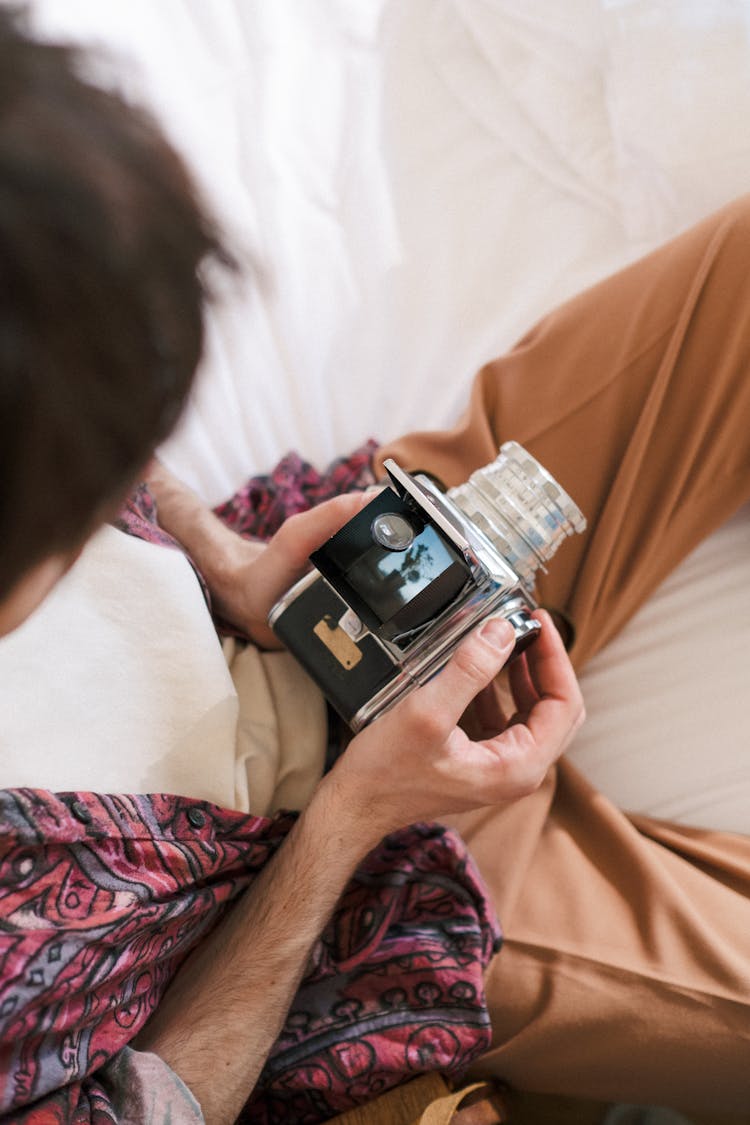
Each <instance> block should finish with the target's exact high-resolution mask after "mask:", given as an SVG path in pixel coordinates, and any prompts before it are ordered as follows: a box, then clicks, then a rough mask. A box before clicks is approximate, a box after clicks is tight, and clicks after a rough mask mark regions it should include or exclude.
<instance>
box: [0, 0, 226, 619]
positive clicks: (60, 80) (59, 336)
mask: <svg viewBox="0 0 750 1125" xmlns="http://www.w3.org/2000/svg"><path fill="white" fill-rule="evenodd" d="M79 64H80V59H79V57H78V55H77V54H76V52H75V51H74V50H72V49H70V48H66V47H60V46H54V45H49V44H42V43H39V42H36V41H34V40H33V39H32V38H30V37H29V36H28V35H27V34H26V32H25V29H24V27H23V20H22V17H21V16H19V15H14V14H12V13H10V12H9V10H8V9H7V8H5V7H0V601H1V600H2V598H3V597H4V596H5V595H6V594H7V593H8V591H10V590H11V589H12V588H13V586H14V584H15V583H16V582H17V581H18V580H19V579H20V577H21V576H22V575H23V574H24V573H25V572H27V571H28V569H29V568H30V567H32V566H34V565H35V564H36V563H38V562H39V561H41V560H42V559H43V558H45V557H47V556H49V555H52V554H56V553H60V552H63V551H67V550H70V549H71V548H73V547H75V546H76V545H78V544H79V543H81V542H82V541H83V540H84V539H85V537H86V535H87V534H88V533H89V532H90V531H91V530H92V528H93V527H94V526H95V525H96V524H97V522H99V521H100V520H101V519H102V518H103V517H104V516H106V515H107V514H109V512H110V510H111V508H112V505H113V504H115V503H116V502H117V500H118V498H120V497H121V496H122V494H123V492H124V490H126V489H127V487H128V485H129V484H130V483H132V481H133V479H134V476H135V474H136V473H137V472H138V469H139V468H140V467H141V466H142V465H143V464H144V462H145V461H146V459H147V458H148V456H149V455H150V453H151V452H152V451H153V449H154V447H155V446H156V445H157V444H158V443H159V442H160V441H161V440H162V439H163V438H164V437H165V436H166V435H167V433H168V432H169V431H170V429H171V428H172V426H173V425H174V422H175V421H176V418H177V416H178V414H179V411H180V409H181V407H182V405H183V403H184V401H185V399H186V396H187V393H188V391H189V388H190V385H191V382H192V379H193V375H194V372H195V369H196V366H197V363H198V360H199V358H200V354H201V349H202V340H203V325H202V314H203V306H204V302H205V297H206V293H205V286H204V283H203V281H202V278H201V274H202V268H201V267H202V266H203V264H204V263H205V261H206V259H207V258H210V257H213V258H218V259H220V260H226V255H225V254H224V252H223V250H222V248H221V245H220V243H219V241H218V239H217V236H216V233H215V231H214V229H213V227H212V225H211V223H210V222H209V221H208V220H207V218H206V216H205V214H204V212H203V211H202V209H201V206H200V205H199V203H198V202H197V200H196V195H195V192H194V189H193V185H192V183H191V181H190V177H189V176H188V174H187V173H186V171H185V168H184V166H183V164H182V162H181V161H180V159H179V158H178V157H177V156H176V155H175V153H174V151H173V150H172V149H171V147H170V146H169V144H168V143H167V142H166V141H165V140H164V138H163V136H162V134H161V132H160V130H159V129H158V127H157V126H156V125H155V124H154V123H153V122H152V121H151V120H150V119H149V118H148V116H147V115H146V114H144V113H143V112H141V111H138V110H136V109H134V108H133V107H132V106H129V105H127V104H126V103H125V102H124V101H123V100H122V99H121V98H120V97H118V96H116V95H115V94H113V93H110V92H106V91H104V90H101V89H98V88H97V87H95V86H93V85H92V84H90V83H89V82H87V81H86V80H84V78H83V77H81V73H80V65H79Z"/></svg>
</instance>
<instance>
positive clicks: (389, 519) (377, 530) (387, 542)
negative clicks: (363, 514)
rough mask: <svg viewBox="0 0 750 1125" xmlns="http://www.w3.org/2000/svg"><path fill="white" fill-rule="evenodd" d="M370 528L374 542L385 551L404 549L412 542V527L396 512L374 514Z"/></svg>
mask: <svg viewBox="0 0 750 1125" xmlns="http://www.w3.org/2000/svg"><path fill="white" fill-rule="evenodd" d="M370 530H371V532H372V537H373V539H374V540H375V542H376V543H377V544H379V546H381V547H385V549H386V550H387V551H405V550H406V548H407V547H411V545H412V543H413V542H414V534H415V532H414V528H413V527H412V525H411V524H410V523H409V521H408V520H407V519H406V518H405V517H404V516H400V515H398V513H397V512H383V513H382V514H381V515H379V516H376V517H375V519H374V520H373V521H372V527H371V528H370Z"/></svg>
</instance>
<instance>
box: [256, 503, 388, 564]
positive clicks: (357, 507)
mask: <svg viewBox="0 0 750 1125" xmlns="http://www.w3.org/2000/svg"><path fill="white" fill-rule="evenodd" d="M371 499H372V497H371V496H368V495H367V493H365V492H347V493H346V494H345V495H343V496H335V497H334V498H333V499H332V500H325V501H324V502H323V503H322V504H317V505H316V506H315V507H314V508H309V509H308V511H306V512H298V513H297V514H296V515H293V516H290V517H289V518H288V519H287V520H285V521H284V523H283V524H282V525H281V527H280V528H279V530H278V531H277V532H276V534H275V535H274V537H273V538H272V539H271V541H270V543H269V547H272V548H274V550H273V551H272V554H273V555H275V556H276V557H277V558H278V561H279V563H281V564H282V565H283V564H286V566H287V567H288V569H289V570H290V571H292V570H294V571H300V570H302V568H304V567H305V565H306V563H307V560H308V556H309V555H311V554H312V552H313V551H316V550H317V549H318V547H322V546H323V544H324V543H325V541H326V540H327V539H330V537H331V536H332V535H335V534H336V532H337V531H340V529H341V528H342V527H343V526H344V524H345V523H346V522H347V521H348V520H350V519H353V518H354V516H356V515H357V513H358V512H359V511H361V509H362V508H363V507H364V506H365V504H367V503H369V501H370V500H371ZM277 548H279V550H278V554H277V550H276V549H277Z"/></svg>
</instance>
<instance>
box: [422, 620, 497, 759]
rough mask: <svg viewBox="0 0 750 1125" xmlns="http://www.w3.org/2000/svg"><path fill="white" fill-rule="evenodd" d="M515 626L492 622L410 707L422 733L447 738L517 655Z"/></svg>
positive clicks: (462, 648)
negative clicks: (504, 667) (482, 692)
mask: <svg viewBox="0 0 750 1125" xmlns="http://www.w3.org/2000/svg"><path fill="white" fill-rule="evenodd" d="M514 640H515V638H514V632H513V626H512V625H510V624H509V623H508V622H507V621H504V620H502V618H491V619H490V620H489V621H486V622H485V623H484V625H483V626H482V627H481V628H480V629H477V630H476V631H475V632H474V633H472V635H471V636H470V637H468V638H467V639H466V640H465V641H464V642H463V643H462V644H461V645H460V646H459V648H458V649H456V651H455V653H454V654H453V656H452V657H451V659H450V660H449V661H448V663H447V664H446V665H445V667H444V668H443V669H442V670H441V671H440V673H439V674H438V675H437V676H435V677H434V678H433V679H432V680H430V682H429V683H428V684H426V685H425V686H424V687H423V688H420V689H419V691H417V692H415V693H414V695H413V696H410V697H409V698H408V699H407V701H406V704H407V706H408V707H409V709H410V710H415V711H417V712H418V713H417V714H415V715H414V718H415V720H416V721H417V723H418V724H419V725H420V727H421V729H422V730H423V731H424V732H425V733H428V734H429V735H430V736H431V737H432V736H439V735H440V734H442V735H443V736H444V737H447V736H448V735H449V734H450V732H451V731H452V730H453V728H454V727H455V725H456V723H457V722H458V720H459V719H460V717H461V715H462V714H463V713H464V711H465V710H466V708H467V707H468V706H469V704H470V703H471V701H472V700H473V699H474V698H475V696H476V695H477V694H478V693H479V692H480V691H481V690H482V688H484V687H486V686H487V684H488V683H490V681H491V680H492V679H494V677H495V676H496V675H497V673H498V672H499V671H500V669H501V668H502V667H503V665H504V664H505V662H506V660H507V659H508V657H509V656H510V654H511V652H512V651H513V644H514Z"/></svg>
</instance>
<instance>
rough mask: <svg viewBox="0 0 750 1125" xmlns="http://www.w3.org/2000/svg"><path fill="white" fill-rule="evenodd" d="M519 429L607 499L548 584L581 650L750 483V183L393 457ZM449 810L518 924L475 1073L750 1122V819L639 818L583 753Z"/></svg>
mask: <svg viewBox="0 0 750 1125" xmlns="http://www.w3.org/2000/svg"><path fill="white" fill-rule="evenodd" d="M510 438H513V439H515V440H517V441H519V442H521V443H522V444H523V445H525V446H526V447H527V448H528V449H529V450H530V451H531V452H532V453H533V454H534V455H535V456H536V457H538V458H539V460H540V461H541V462H542V463H543V464H544V465H545V466H547V467H548V468H549V470H550V471H551V472H552V473H553V474H554V476H556V477H557V478H558V479H559V481H560V482H561V483H562V484H563V486H564V487H565V488H566V489H568V491H569V492H570V493H571V495H572V496H573V497H574V499H575V500H576V501H577V503H578V504H579V505H580V506H581V508H582V509H583V511H584V512H585V514H586V516H587V518H588V530H587V532H586V534H585V535H583V536H577V537H575V538H573V539H570V540H568V541H567V542H566V543H565V545H564V546H563V547H562V548H561V550H560V552H559V553H558V555H557V556H556V557H555V559H554V560H553V562H552V563H551V565H550V572H549V575H547V576H545V577H544V579H543V581H541V582H540V584H539V592H540V599H541V600H542V601H543V602H544V603H546V604H548V605H551V606H556V607H559V608H561V609H563V610H564V611H565V613H566V614H568V615H569V616H570V617H571V619H572V620H573V622H574V624H575V628H576V640H575V643H574V645H573V648H572V651H571V655H572V658H573V660H574V662H575V664H576V665H577V667H579V668H580V667H581V665H582V664H583V663H584V662H585V661H586V659H587V658H589V657H590V656H592V655H593V654H594V653H595V652H596V651H597V650H598V649H599V648H600V647H601V646H602V645H603V644H605V643H606V642H607V641H608V640H609V639H610V638H612V637H613V636H614V635H615V633H617V631H618V630H619V629H620V628H621V626H622V625H623V624H624V623H625V622H626V621H627V620H628V619H629V618H630V616H631V615H632V614H633V613H634V612H635V611H636V610H637V609H638V608H639V607H640V606H641V605H642V604H643V602H644V601H645V600H646V598H647V597H648V596H649V594H651V593H652V591H653V590H654V589H655V587H656V586H657V585H658V584H659V583H660V582H661V580H662V579H663V578H664V577H665V576H666V575H667V574H668V573H669V572H670V571H671V570H672V569H673V568H674V567H675V566H676V565H677V564H678V563H679V562H680V561H681V560H682V559H683V557H684V556H685V555H686V554H687V553H688V552H689V551H690V550H691V549H692V548H693V547H694V546H696V545H697V543H698V542H699V541H700V540H701V539H702V538H703V537H704V536H706V535H708V534H709V533H710V532H711V531H713V530H714V529H715V528H716V527H718V526H719V524H721V523H722V522H723V521H724V520H726V519H727V518H728V517H729V516H730V515H731V514H732V513H733V512H734V511H735V510H736V509H737V508H738V507H739V506H740V505H741V504H742V503H744V502H745V501H746V500H748V499H749V498H750V200H748V199H744V200H741V201H739V202H737V203H735V204H733V205H731V206H730V207H728V208H725V209H724V210H723V211H721V212H719V213H718V214H717V215H715V216H712V217H711V218H710V219H708V220H706V221H704V222H703V223H701V224H700V225H699V226H698V227H696V228H694V229H693V230H691V231H689V232H688V233H686V234H684V235H682V236H680V237H679V238H677V239H676V240H674V241H673V242H671V243H670V244H668V245H667V246H665V247H663V248H662V249H660V250H658V251H656V252H655V253H653V254H651V255H650V256H649V257H647V258H645V259H643V260H642V261H640V262H638V263H636V264H635V265H633V266H631V267H629V268H627V269H625V270H624V271H622V272H621V273H619V274H617V275H616V276H614V277H612V278H610V279H608V280H606V281H605V282H603V283H601V284H599V285H597V286H595V287H594V288H592V289H590V290H588V291H587V292H585V293H583V294H582V295H580V296H579V297H577V298H576V299H574V300H572V301H570V302H569V303H567V304H566V305H564V306H563V307H562V308H560V309H559V310H558V311H556V312H554V313H553V314H552V315H550V316H548V317H547V318H546V319H544V320H543V321H542V323H541V324H539V325H538V326H537V327H536V328H535V329H533V331H531V332H530V333H529V334H528V335H527V336H526V337H524V339H522V340H521V341H520V343H519V344H518V345H517V347H515V348H514V349H513V350H512V351H511V352H510V353H509V354H508V355H506V356H504V357H502V358H501V359H498V360H496V361H495V362H493V363H489V364H488V365H487V366H486V367H484V368H483V369H482V370H481V371H480V373H479V375H478V377H477V380H476V383H475V385H474V388H473V392H472V397H471V402H470V406H469V408H468V411H467V413H466V415H465V416H464V418H463V419H462V420H461V422H460V423H459V425H458V426H457V428H456V429H455V430H453V431H452V432H449V433H427V434H413V435H410V436H408V437H406V438H403V439H401V440H399V441H397V442H394V443H392V444H389V445H388V446H387V447H385V448H384V449H383V450H382V451H381V454H380V456H381V458H382V457H385V456H394V457H396V459H397V460H398V461H399V462H400V463H401V464H403V465H404V466H405V467H407V468H411V469H416V468H425V469H429V470H430V471H432V472H434V473H436V474H437V475H438V476H440V477H441V478H442V479H443V480H444V481H445V482H446V483H447V484H449V485H452V484H456V483H458V482H459V481H461V480H464V479H465V478H466V476H467V474H468V473H469V472H470V471H471V470H473V469H474V468H477V467H479V466H481V465H483V464H485V463H487V462H488V461H490V460H491V459H492V458H493V457H494V456H495V454H496V452H497V447H498V445H499V444H500V442H502V441H505V440H507V439H510ZM748 576H749V577H750V559H749V560H748ZM717 581H719V582H720V581H721V575H720V574H717ZM748 624H749V625H750V623H748ZM716 625H717V628H719V629H720V628H721V623H720V622H717V623H716ZM694 659H695V660H698V661H699V660H700V659H701V638H700V636H696V638H695V650H694ZM707 676H710V670H707ZM709 682H710V681H709ZM748 687H749V688H750V653H749V654H748ZM633 705H634V706H637V700H634V704H633ZM748 753H749V755H750V747H748ZM710 756H711V747H710V746H707V747H706V760H707V769H710ZM748 769H750V760H749V761H748ZM452 823H454V824H455V825H456V826H457V827H458V828H459V829H460V831H461V833H462V835H463V836H464V838H465V839H466V841H467V842H468V844H469V847H470V850H471V852H472V854H473V856H474V857H475V859H476V860H477V862H478V864H479V866H480V868H481V870H482V873H483V875H484V877H485V879H486V880H487V883H488V885H489V887H490V889H491V892H492V894H493V896H494V899H495V902H496V905H497V909H498V913H499V915H500V919H501V921H502V924H503V928H504V931H505V935H506V937H505V945H504V947H503V949H502V951H501V952H500V954H499V955H498V956H497V957H496V958H495V960H494V961H493V963H492V965H491V966H490V969H489V973H488V977H487V990H488V998H489V1005H490V1010H491V1014H492V1022H493V1029H494V1041H493V1047H492V1049H491V1051H490V1052H489V1053H488V1054H487V1055H486V1056H485V1057H484V1058H483V1060H482V1061H481V1062H480V1064H479V1065H477V1066H476V1067H475V1068H474V1071H473V1076H486V1075H495V1076H498V1077H500V1078H503V1079H505V1080H507V1081H509V1082H510V1083H512V1084H513V1085H515V1086H517V1087H518V1088H520V1089H524V1090H528V1091H546V1092H556V1093H561V1094H572V1095H577V1096H582V1097H591V1098H601V1099H604V1100H625V1101H633V1102H651V1103H659V1104H666V1105H673V1106H676V1107H682V1108H685V1109H691V1108H692V1109H694V1110H696V1111H698V1110H725V1111H733V1112H741V1111H743V1110H747V1111H749V1120H750V838H748V837H744V836H735V835H729V834H723V833H718V832H710V831H702V830H695V829H687V828H681V827H678V826H676V825H671V824H668V823H666V822H658V821H655V820H652V819H649V818H645V817H633V816H627V815H626V814H625V813H623V812H621V811H620V810H618V809H617V808H615V807H614V806H613V805H612V804H611V803H610V802H609V801H608V800H606V799H605V798H604V797H602V796H601V794H599V793H598V792H596V791H595V790H594V789H593V788H592V787H591V786H590V785H588V784H587V782H586V781H585V780H584V779H583V778H582V777H581V776H580V774H579V773H578V772H577V771H576V770H575V769H574V768H573V767H572V766H571V765H570V764H569V763H568V762H566V761H562V762H561V763H560V765H559V766H558V767H557V769H556V770H554V771H553V772H552V773H551V774H550V775H549V777H548V778H547V781H546V783H545V785H544V786H543V787H542V789H541V790H540V791H539V792H537V793H535V794H534V795H533V796H531V797H528V798H526V799H524V800H523V801H520V802H518V803H517V804H515V805H514V806H512V807H510V808H503V809H492V808H490V809H484V810H480V811H478V812H475V813H471V814H465V815H462V816H459V817H456V818H455V819H454V820H453V821H452Z"/></svg>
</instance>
